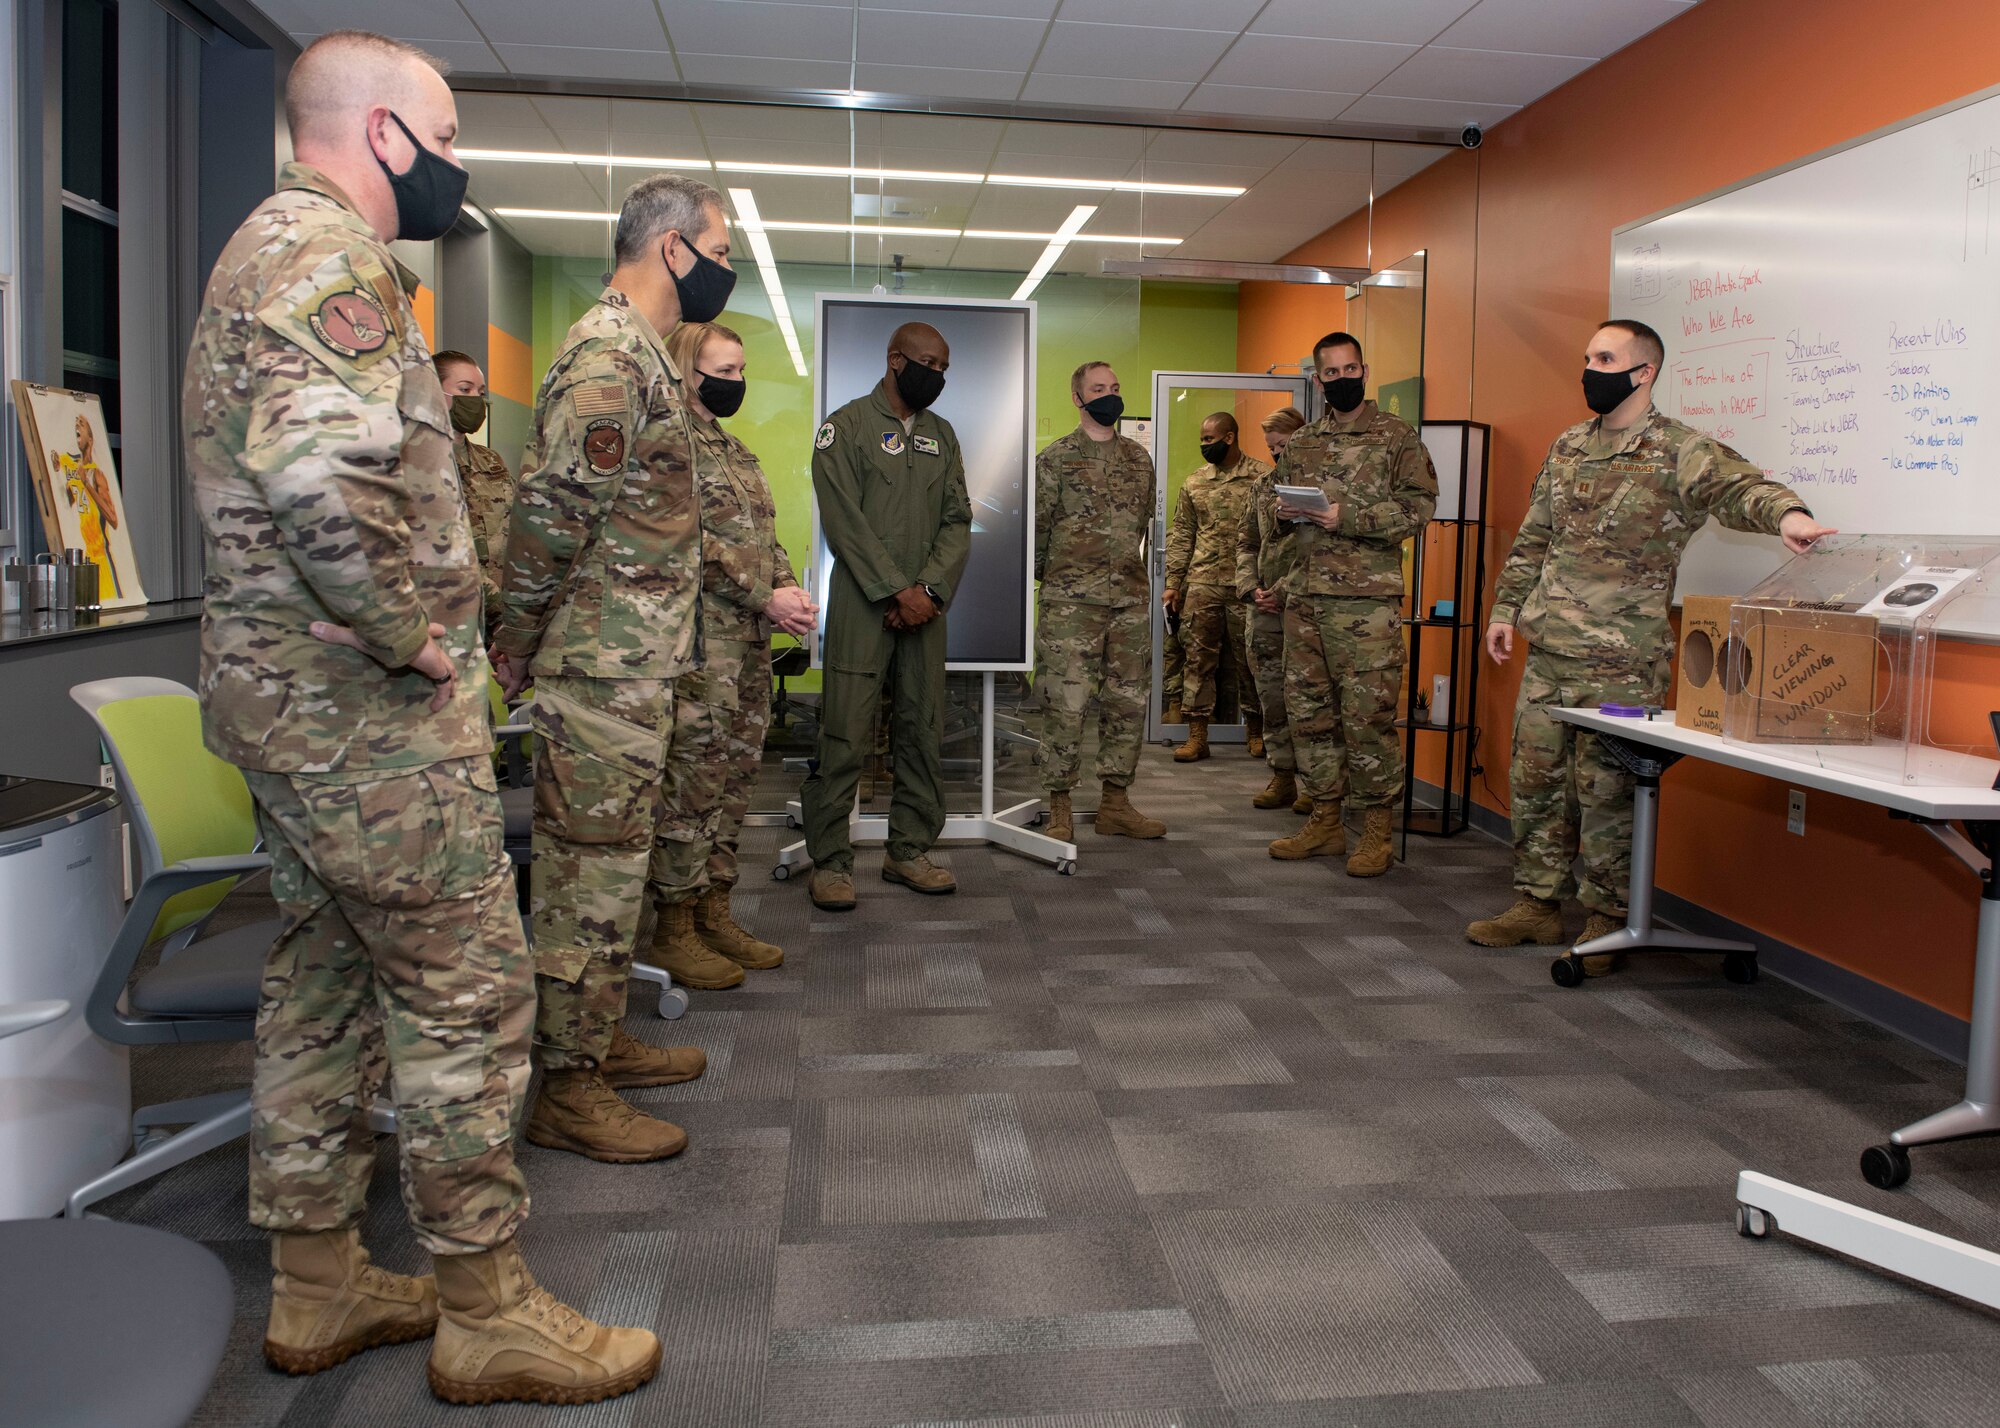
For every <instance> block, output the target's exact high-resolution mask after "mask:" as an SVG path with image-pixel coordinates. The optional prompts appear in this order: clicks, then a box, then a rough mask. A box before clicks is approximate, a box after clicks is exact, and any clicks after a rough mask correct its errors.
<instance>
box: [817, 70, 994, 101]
mask: <svg viewBox="0 0 2000 1428" xmlns="http://www.w3.org/2000/svg"><path fill="white" fill-rule="evenodd" d="M1024 77H1025V76H1024V75H1023V74H1022V73H1021V72H1020V71H1018V70H991V69H933V68H931V67H929V66H927V65H915V64H863V65H857V66H856V67H855V75H854V87H855V88H856V89H864V90H873V91H874V92H876V93H878V94H930V95H940V94H942V95H950V96H951V97H952V98H953V99H1012V98H1014V96H1015V95H1017V94H1019V93H1020V91H1021V81H1022V79H1023V78H1024Z"/></svg>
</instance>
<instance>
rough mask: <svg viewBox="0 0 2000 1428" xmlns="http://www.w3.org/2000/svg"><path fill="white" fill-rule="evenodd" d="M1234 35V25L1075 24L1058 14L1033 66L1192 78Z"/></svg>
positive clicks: (1049, 71) (1067, 71) (1051, 71)
mask: <svg viewBox="0 0 2000 1428" xmlns="http://www.w3.org/2000/svg"><path fill="white" fill-rule="evenodd" d="M1235 38H1236V34H1235V32H1234V31H1230V32H1227V33H1224V32H1222V31H1219V30H1170V29H1165V28H1162V27H1159V26H1154V25H1072V24H1069V23H1067V22H1065V21H1062V20H1058V21H1056V23H1055V24H1053V25H1051V26H1050V27H1049V37H1048V40H1047V42H1046V43H1044V44H1043V46H1042V54H1041V58H1040V59H1038V60H1036V61H1035V72H1036V73H1037V74H1078V75H1102V76H1106V77H1110V78H1118V79H1153V80H1187V81H1188V82H1190V83H1192V82H1193V81H1195V80H1198V79H1200V78H1201V77H1202V76H1203V75H1204V74H1207V73H1208V71H1209V67H1210V66H1211V65H1213V64H1214V63H1215V62H1216V61H1217V60H1218V59H1220V58H1222V52H1223V51H1224V50H1226V49H1228V48H1229V45H1230V42H1231V41H1232V40H1234V39H1235Z"/></svg>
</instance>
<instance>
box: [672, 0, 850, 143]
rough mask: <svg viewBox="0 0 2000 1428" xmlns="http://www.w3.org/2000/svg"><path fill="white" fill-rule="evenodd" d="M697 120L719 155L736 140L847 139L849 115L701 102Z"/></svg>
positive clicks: (824, 111) (756, 105) (765, 106)
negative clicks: (731, 141)
mask: <svg viewBox="0 0 2000 1428" xmlns="http://www.w3.org/2000/svg"><path fill="white" fill-rule="evenodd" d="M745 3H748V0H745ZM693 108H694V115H695V122H696V123H698V124H700V125H701V131H702V133H704V134H706V135H707V136H708V139H709V142H710V143H711V144H713V145H714V146H715V150H716V153H717V154H718V155H720V154H722V153H724V152H725V151H727V150H728V149H729V141H730V140H732V139H808V140H813V141H818V142H830V141H833V140H835V139H838V140H839V141H840V142H842V143H845V142H846V136H847V133H848V128H847V126H848V123H849V122H850V121H849V117H848V116H846V115H844V114H843V113H842V112H840V111H837V110H828V109H809V108H800V107H796V106H795V107H790V108H787V107H783V106H778V105H768V104H697V105H694V106H693Z"/></svg>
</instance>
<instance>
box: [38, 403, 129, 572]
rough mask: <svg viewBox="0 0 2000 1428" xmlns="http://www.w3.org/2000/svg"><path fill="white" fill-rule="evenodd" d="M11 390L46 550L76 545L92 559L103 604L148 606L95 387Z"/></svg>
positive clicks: (115, 464) (101, 405) (101, 407)
mask: <svg viewBox="0 0 2000 1428" xmlns="http://www.w3.org/2000/svg"><path fill="white" fill-rule="evenodd" d="M13 388H14V406H15V409H16V410H17V411H18V412H19V413H20V418H21V444H22V445H23V446H25V447H26V448H27V450H28V456H29V463H28V464H29V469H30V471H31V472H32V473H33V477H34V482H33V484H34V488H35V504H36V506H38V507H39V508H40V509H41V513H42V534H43V535H44V536H45V537H46V538H47V540H48V543H49V548H50V549H51V550H67V549H71V548H75V549H78V550H81V551H82V552H83V553H84V554H85V555H86V556H87V557H88V558H89V559H90V560H92V561H93V562H95V563H96V565H97V569H98V577H97V593H98V599H99V602H100V604H102V606H103V607H104V608H105V609H107V610H119V609H128V608H130V607H132V606H134V605H143V604H145V603H146V592H145V591H144V590H143V589H142V588H140V585H139V562H138V559H137V557H135V556H134V555H133V553H132V532H131V529H130V527H129V526H127V524H126V521H125V501H124V498H123V497H122V496H121V495H120V494H119V491H118V467H117V463H116V462H115V461H114V460H113V459H112V455H111V443H110V441H109V440H108V438H107V434H106V429H105V425H104V406H103V404H102V403H101V402H99V401H98V399H97V396H96V394H95V393H92V392H72V391H69V390H67V389H66V388H63V387H44V386H41V385H39V384H38V383H35V382H19V381H17V382H15V383H14V384H13Z"/></svg>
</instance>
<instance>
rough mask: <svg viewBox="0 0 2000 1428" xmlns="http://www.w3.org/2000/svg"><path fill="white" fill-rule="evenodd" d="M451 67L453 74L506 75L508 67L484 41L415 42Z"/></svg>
mask: <svg viewBox="0 0 2000 1428" xmlns="http://www.w3.org/2000/svg"><path fill="white" fill-rule="evenodd" d="M411 43H413V44H415V45H416V46H417V47H418V48H420V49H424V50H428V51H429V52H430V53H432V54H434V55H436V56H437V57H438V58H439V59H441V60H443V61H444V62H445V63H446V64H448V65H450V66H451V72H452V73H453V74H504V73H506V66H505V65H503V64H501V63H500V57H499V56H498V55H496V54H494V53H493V50H492V47H491V46H489V45H488V44H487V43H486V42H485V41H484V40H414V41H412V42H411Z"/></svg>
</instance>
